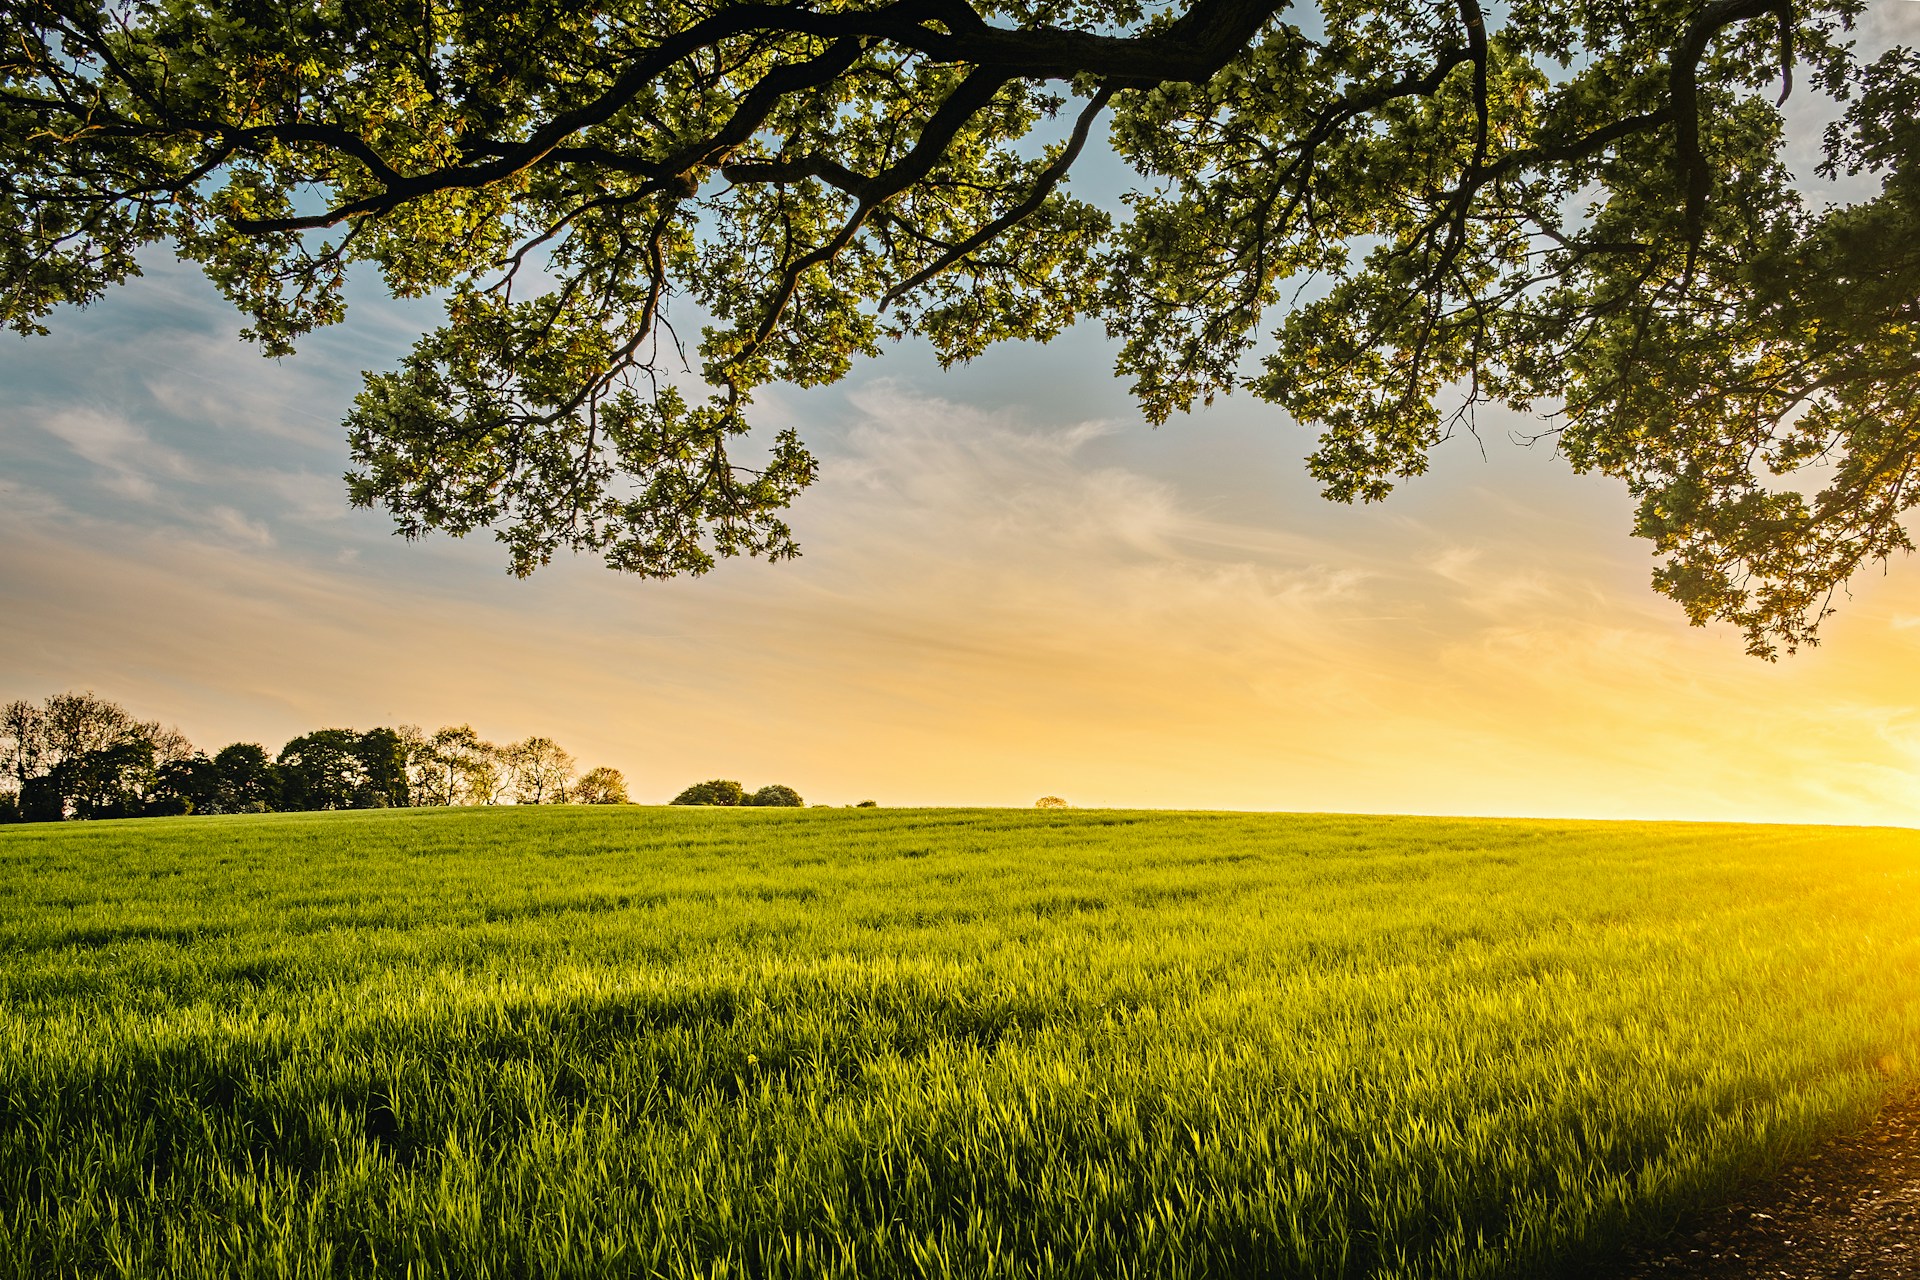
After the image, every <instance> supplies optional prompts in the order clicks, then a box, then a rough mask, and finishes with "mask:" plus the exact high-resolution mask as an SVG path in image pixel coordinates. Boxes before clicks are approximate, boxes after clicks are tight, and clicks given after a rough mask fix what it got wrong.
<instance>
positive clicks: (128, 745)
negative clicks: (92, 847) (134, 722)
mask: <svg viewBox="0 0 1920 1280" xmlns="http://www.w3.org/2000/svg"><path fill="white" fill-rule="evenodd" d="M49 776H50V777H51V778H52V779H53V783H54V788H55V789H56V790H57V791H58V792H59V793H60V796H61V799H62V800H63V801H64V802H65V807H68V808H70V809H71V810H72V815H73V816H74V817H75V818H82V819H92V818H137V817H140V816H141V815H142V814H143V813H145V812H146V807H147V798H148V796H149V795H150V794H151V792H152V790H153V787H154V784H155V782H156V781H157V777H156V771H155V769H154V766H153V743H151V742H149V741H147V740H146V739H145V738H142V737H138V736H135V737H129V738H125V739H122V740H121V741H119V742H116V743H114V744H113V745H111V746H107V747H101V748H99V749H98V750H94V751H82V752H81V753H80V754H78V755H76V756H72V757H69V758H68V759H66V760H63V761H62V762H61V763H60V764H59V765H58V766H56V767H55V768H54V770H53V772H52V774H51V775H49Z"/></svg>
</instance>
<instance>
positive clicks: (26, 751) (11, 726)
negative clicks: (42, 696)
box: [0, 698, 47, 798]
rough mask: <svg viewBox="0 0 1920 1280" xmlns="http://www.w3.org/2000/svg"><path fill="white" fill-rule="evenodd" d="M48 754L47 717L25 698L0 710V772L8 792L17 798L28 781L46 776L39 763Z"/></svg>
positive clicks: (42, 710)
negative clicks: (4, 776) (4, 775)
mask: <svg viewBox="0 0 1920 1280" xmlns="http://www.w3.org/2000/svg"><path fill="white" fill-rule="evenodd" d="M46 752H47V713H46V711H45V710H44V709H42V708H41V707H39V706H37V705H35V704H34V703H31V702H28V701H27V700H26V699H25V698H20V699H17V700H15V701H13V702H9V703H7V704H6V706H4V707H0V771H4V772H5V774H6V776H7V781H8V784H9V785H8V787H7V790H8V791H9V792H11V793H12V794H13V795H14V796H15V797H16V798H17V797H18V796H19V794H20V792H21V791H22V789H24V788H25V787H26V785H27V781H28V780H29V779H31V778H37V777H39V776H40V775H41V774H42V773H44V772H46V770H45V768H43V767H42V765H41V759H42V757H43V756H45V755H46Z"/></svg>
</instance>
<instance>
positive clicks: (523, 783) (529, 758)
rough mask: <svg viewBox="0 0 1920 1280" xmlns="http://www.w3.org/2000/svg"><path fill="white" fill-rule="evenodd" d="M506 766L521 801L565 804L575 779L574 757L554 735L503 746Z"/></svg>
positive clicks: (502, 761)
mask: <svg viewBox="0 0 1920 1280" xmlns="http://www.w3.org/2000/svg"><path fill="white" fill-rule="evenodd" d="M500 759H501V763H502V764H503V765H504V766H505V768H506V771H507V774H508V778H509V784H510V785H511V787H512V789H513V798H514V801H515V803H517V804H564V803H566V799H567V784H568V783H569V782H571V781H573V757H572V756H570V755H568V754H567V752H566V751H565V750H563V749H562V748H561V746H560V744H559V743H557V742H555V741H554V740H553V739H552V738H538V737H536V738H528V739H527V740H526V741H525V742H516V743H514V744H513V745H511V746H508V747H503V748H502V749H501V752H500Z"/></svg>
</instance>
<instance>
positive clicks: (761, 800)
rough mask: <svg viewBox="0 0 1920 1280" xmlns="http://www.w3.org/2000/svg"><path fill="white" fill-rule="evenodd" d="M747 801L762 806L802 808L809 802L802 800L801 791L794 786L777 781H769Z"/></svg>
mask: <svg viewBox="0 0 1920 1280" xmlns="http://www.w3.org/2000/svg"><path fill="white" fill-rule="evenodd" d="M747 803H748V804H753V805H759V806H760V807H761V808H773V809H800V808H804V807H805V806H806V803H807V802H806V801H805V800H802V799H801V798H800V793H799V792H798V791H795V790H794V789H793V788H792V787H786V786H782V785H780V784H779V783H777V782H769V783H768V784H767V785H766V786H764V787H762V788H760V789H759V790H758V791H756V792H754V793H753V794H752V795H750V796H748V797H747Z"/></svg>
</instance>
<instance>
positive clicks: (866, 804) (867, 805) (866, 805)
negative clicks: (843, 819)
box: [853, 800, 880, 809]
mask: <svg viewBox="0 0 1920 1280" xmlns="http://www.w3.org/2000/svg"><path fill="white" fill-rule="evenodd" d="M853 807H854V808H856V809H878V808H879V807H880V806H879V805H877V804H875V803H874V802H873V801H871V800H862V801H861V802H860V803H859V804H857V805H855V806H853Z"/></svg>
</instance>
